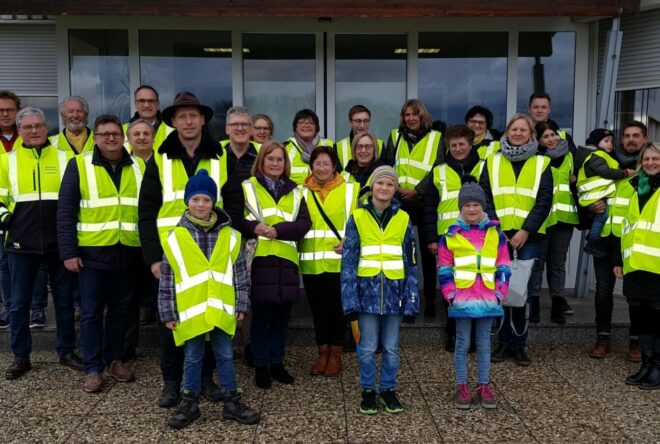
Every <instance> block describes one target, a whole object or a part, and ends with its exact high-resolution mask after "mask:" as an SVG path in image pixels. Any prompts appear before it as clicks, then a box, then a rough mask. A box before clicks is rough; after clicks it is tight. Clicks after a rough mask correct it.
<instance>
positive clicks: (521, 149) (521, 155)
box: [500, 135, 539, 162]
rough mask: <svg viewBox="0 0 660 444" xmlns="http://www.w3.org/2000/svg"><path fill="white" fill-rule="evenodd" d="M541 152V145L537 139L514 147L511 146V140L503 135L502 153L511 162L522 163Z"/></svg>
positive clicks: (501, 141) (501, 140)
mask: <svg viewBox="0 0 660 444" xmlns="http://www.w3.org/2000/svg"><path fill="white" fill-rule="evenodd" d="M538 150H539V143H538V141H537V140H536V139H529V140H528V141H527V142H526V143H525V144H523V145H521V146H512V145H510V144H509V139H507V137H506V135H503V136H502V138H501V139H500V151H501V152H502V155H504V157H506V158H507V159H509V160H510V161H511V162H521V161H523V160H527V159H529V158H530V157H532V156H533V155H534V154H536V153H537V152H538Z"/></svg>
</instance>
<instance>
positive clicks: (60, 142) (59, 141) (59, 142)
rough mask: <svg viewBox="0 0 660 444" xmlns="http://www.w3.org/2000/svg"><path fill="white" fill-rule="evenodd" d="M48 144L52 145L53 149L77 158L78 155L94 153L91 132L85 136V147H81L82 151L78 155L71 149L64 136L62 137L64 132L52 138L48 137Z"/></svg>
mask: <svg viewBox="0 0 660 444" xmlns="http://www.w3.org/2000/svg"><path fill="white" fill-rule="evenodd" d="M50 144H51V145H53V146H54V147H55V148H57V149H59V150H62V151H64V152H66V153H68V154H70V155H75V156H77V155H79V154H83V153H89V152H92V151H94V132H93V131H90V132H89V135H88V136H87V140H85V145H83V149H82V151H81V152H79V153H78V152H76V150H74V149H73V147H72V146H71V144H70V143H69V141H68V140H67V138H66V136H65V135H64V131H62V132H60V133H58V134H55V135H54V136H50Z"/></svg>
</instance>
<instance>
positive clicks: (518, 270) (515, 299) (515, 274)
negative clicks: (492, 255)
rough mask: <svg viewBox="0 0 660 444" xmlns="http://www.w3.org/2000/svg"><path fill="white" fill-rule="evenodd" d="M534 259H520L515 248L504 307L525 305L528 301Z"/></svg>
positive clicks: (503, 302)
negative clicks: (528, 288)
mask: <svg viewBox="0 0 660 444" xmlns="http://www.w3.org/2000/svg"><path fill="white" fill-rule="evenodd" d="M534 260H535V259H526V260H521V259H518V251H517V250H515V249H514V250H513V262H512V263H511V280H510V281H509V292H508V293H507V295H506V298H505V299H504V301H502V305H503V306H504V307H524V306H525V304H526V303H527V284H528V283H529V278H530V276H531V275H532V268H533V267H534Z"/></svg>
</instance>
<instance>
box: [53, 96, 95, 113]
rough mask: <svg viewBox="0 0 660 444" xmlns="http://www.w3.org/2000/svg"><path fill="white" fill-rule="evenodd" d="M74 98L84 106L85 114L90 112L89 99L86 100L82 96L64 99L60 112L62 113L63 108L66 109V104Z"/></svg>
mask: <svg viewBox="0 0 660 444" xmlns="http://www.w3.org/2000/svg"><path fill="white" fill-rule="evenodd" d="M74 100H75V101H76V102H78V103H80V104H81V105H82V106H83V108H84V109H85V114H89V104H88V103H87V100H85V98H84V97H81V96H69V97H67V98H65V99H64V100H62V102H60V109H59V112H60V114H62V110H64V105H65V104H66V103H68V102H71V101H74Z"/></svg>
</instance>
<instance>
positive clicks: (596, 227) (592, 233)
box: [589, 200, 609, 239]
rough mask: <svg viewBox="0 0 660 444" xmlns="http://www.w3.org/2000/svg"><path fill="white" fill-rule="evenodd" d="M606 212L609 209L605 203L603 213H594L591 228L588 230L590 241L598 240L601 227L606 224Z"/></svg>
mask: <svg viewBox="0 0 660 444" xmlns="http://www.w3.org/2000/svg"><path fill="white" fill-rule="evenodd" d="M606 202H607V200H606ZM608 212H609V208H608V207H607V203H606V205H605V211H603V212H602V213H594V221H593V222H592V223H591V228H590V229H589V238H590V239H598V238H599V237H600V232H601V231H603V227H604V226H605V223H606V222H607V213H608Z"/></svg>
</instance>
